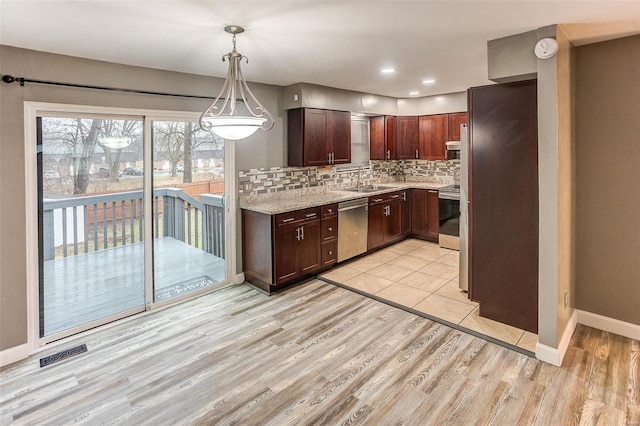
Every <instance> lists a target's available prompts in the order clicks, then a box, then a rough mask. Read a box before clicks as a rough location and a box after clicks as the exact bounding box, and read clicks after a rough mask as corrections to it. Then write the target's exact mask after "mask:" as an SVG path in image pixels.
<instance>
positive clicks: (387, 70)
mask: <svg viewBox="0 0 640 426" xmlns="http://www.w3.org/2000/svg"><path fill="white" fill-rule="evenodd" d="M380 72H381V73H382V74H391V73H394V72H396V69H395V68H382V69H381V70H380Z"/></svg>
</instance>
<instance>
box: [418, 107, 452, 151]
mask: <svg viewBox="0 0 640 426" xmlns="http://www.w3.org/2000/svg"><path fill="white" fill-rule="evenodd" d="M419 128H420V137H419V153H420V158H421V159H425V160H446V158H447V152H446V145H445V142H446V141H447V140H449V139H448V137H449V116H448V114H438V115H423V116H421V117H420V119H419Z"/></svg>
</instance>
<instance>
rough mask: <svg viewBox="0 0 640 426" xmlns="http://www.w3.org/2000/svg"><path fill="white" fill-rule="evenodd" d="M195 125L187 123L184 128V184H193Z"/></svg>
mask: <svg viewBox="0 0 640 426" xmlns="http://www.w3.org/2000/svg"><path fill="white" fill-rule="evenodd" d="M192 136H193V123H191V122H187V123H185V126H184V140H185V143H184V170H183V172H182V173H183V174H182V183H191V182H193V174H192V167H193V161H192V158H191V153H192V151H193V139H192Z"/></svg>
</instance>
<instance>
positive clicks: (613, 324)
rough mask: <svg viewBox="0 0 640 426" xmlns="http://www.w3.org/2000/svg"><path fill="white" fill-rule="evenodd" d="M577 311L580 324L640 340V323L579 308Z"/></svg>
mask: <svg viewBox="0 0 640 426" xmlns="http://www.w3.org/2000/svg"><path fill="white" fill-rule="evenodd" d="M576 312H577V313H578V323H579V324H582V325H586V326H589V327H593V328H597V329H598V330H603V331H608V332H609V333H614V334H619V335H620V336H624V337H628V338H630V339H634V340H640V325H637V324H632V323H630V322H625V321H620V320H618V319H615V318H610V317H605V316H603V315H598V314H594V313H592V312H587V311H581V310H579V309H576Z"/></svg>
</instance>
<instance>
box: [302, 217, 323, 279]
mask: <svg viewBox="0 0 640 426" xmlns="http://www.w3.org/2000/svg"><path fill="white" fill-rule="evenodd" d="M300 234H301V235H300V236H301V238H300V241H299V242H298V247H297V251H298V259H299V263H298V267H299V270H300V273H301V274H309V273H311V272H314V271H317V270H318V269H320V262H321V254H320V253H321V252H320V250H321V247H320V244H321V242H320V221H319V220H317V221H315V222H309V223H305V224H304V225H300Z"/></svg>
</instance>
